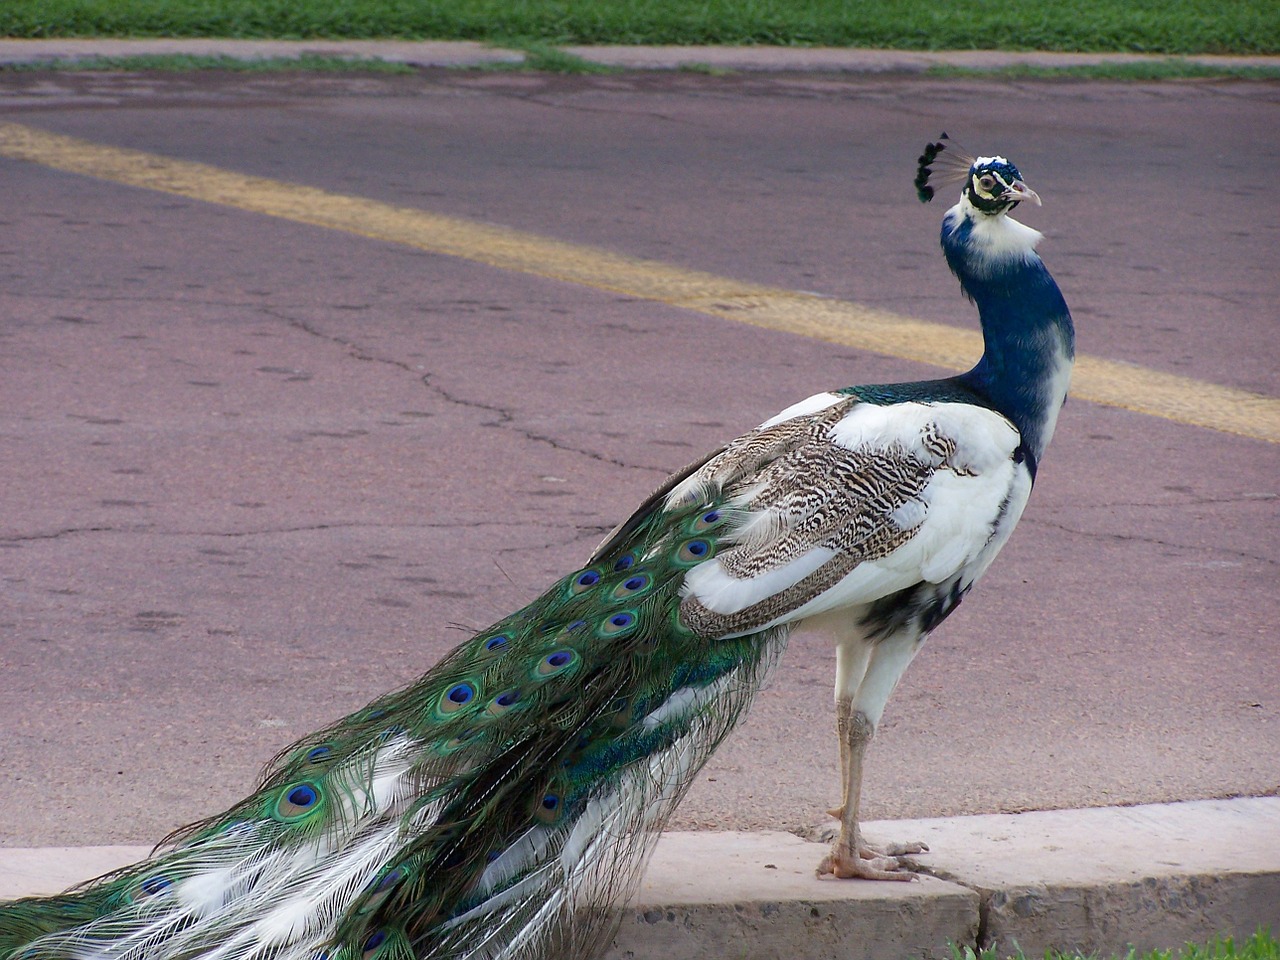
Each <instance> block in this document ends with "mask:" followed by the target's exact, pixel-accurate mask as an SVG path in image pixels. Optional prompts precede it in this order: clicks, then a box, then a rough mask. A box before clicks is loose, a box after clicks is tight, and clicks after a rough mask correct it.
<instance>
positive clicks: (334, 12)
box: [0, 0, 1280, 54]
mask: <svg viewBox="0 0 1280 960" xmlns="http://www.w3.org/2000/svg"><path fill="white" fill-rule="evenodd" d="M0 36H8V37H30V38H38V37H126V36H132V37H159V36H164V37H236V38H247V37H258V38H280V39H290V38H292V39H315V38H331V39H332V38H376V37H382V38H390V37H395V38H405V39H411V38H412V39H462V40H481V41H487V42H500V41H503V40H510V38H512V37H519V38H523V39H525V40H529V41H537V42H541V43H544V44H549V45H552V46H559V45H565V44H602V43H620V44H729V45H743V44H769V45H788V46H789V45H801V46H838V47H841V46H859V47H884V48H894V49H904V50H942V49H985V50H990V49H1001V50H1073V51H1090V52H1097V51H1130V52H1147V53H1184V54H1185V53H1252V54H1265V53H1277V52H1280V17H1277V16H1276V15H1275V0H1232V2H1230V3H1222V2H1220V0H1038V2H1037V3H1035V4H1008V3H992V2H989V0H878V2H875V3H851V2H849V0H626V2H621V0H612V2H601V0H432V2H431V3H423V2H421V0H127V2H125V0H5V2H4V3H3V4H0Z"/></svg>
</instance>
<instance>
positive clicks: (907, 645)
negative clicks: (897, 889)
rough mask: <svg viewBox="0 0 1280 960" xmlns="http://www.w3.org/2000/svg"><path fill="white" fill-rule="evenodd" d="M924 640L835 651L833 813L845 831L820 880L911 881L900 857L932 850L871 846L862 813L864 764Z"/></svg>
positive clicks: (822, 868)
mask: <svg viewBox="0 0 1280 960" xmlns="http://www.w3.org/2000/svg"><path fill="white" fill-rule="evenodd" d="M922 639H923V638H915V637H907V636H903V635H901V634H900V635H898V636H896V637H894V638H892V639H891V640H887V641H885V642H883V643H881V644H879V645H877V646H876V647H874V648H867V647H865V646H863V645H862V644H856V645H855V644H853V643H850V642H848V641H846V642H844V643H841V644H840V645H839V646H837V648H836V732H837V734H838V736H839V739H840V767H841V777H842V780H843V788H844V803H843V804H841V806H840V807H838V808H836V809H833V810H830V811H828V812H829V813H830V814H831V815H832V816H834V817H836V818H838V819H839V820H840V832H839V834H838V835H837V837H836V840H835V843H834V844H833V845H832V847H831V853H829V854H828V855H827V856H826V857H824V858H823V860H822V863H821V864H819V865H818V876H824V875H826V874H831V875H833V876H836V877H840V878H852V877H860V878H863V879H867V880H910V879H912V878H913V877H914V874H912V873H911V872H909V871H908V870H906V869H905V867H904V865H903V864H902V862H901V861H900V860H898V857H899V856H901V855H903V854H909V853H923V852H924V851H926V850H928V849H929V848H928V847H927V846H926V845H925V844H923V843H919V842H913V843H903V844H892V845H890V846H888V847H886V848H883V849H881V848H877V847H873V846H871V845H870V844H869V843H867V842H866V841H865V840H864V839H863V836H862V829H861V826H860V824H859V812H858V811H859V806H860V804H861V800H862V770H863V761H864V759H865V757H866V752H867V746H868V745H869V744H870V743H871V740H872V738H873V737H874V736H875V729H876V726H875V725H876V720H878V719H879V718H880V715H881V714H882V713H883V710H884V704H885V702H886V701H887V700H888V699H889V694H890V693H892V692H893V688H894V687H895V686H896V685H897V682H898V680H899V678H901V676H902V674H903V672H904V671H905V670H906V668H907V665H908V664H909V663H910V662H911V659H912V658H913V657H914V656H915V654H916V651H918V650H919V648H920V643H921V641H922ZM894 641H896V642H894ZM872 649H873V650H874V652H872ZM869 654H870V655H869ZM842 655H843V656H842ZM868 660H869V661H870V662H869V663H868ZM846 667H851V668H852V669H846ZM855 676H856V680H855V679H854V677H855ZM851 681H852V683H851ZM850 686H853V687H854V688H855V689H856V692H855V693H854V694H853V695H849V688H850ZM873 718H874V719H873Z"/></svg>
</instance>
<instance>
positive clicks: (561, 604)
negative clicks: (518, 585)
mask: <svg viewBox="0 0 1280 960" xmlns="http://www.w3.org/2000/svg"><path fill="white" fill-rule="evenodd" d="M688 473H689V471H686V472H685V474H683V475H679V476H677V478H673V481H672V482H671V483H669V484H668V486H667V487H666V488H664V489H663V490H660V491H658V493H656V494H655V495H654V496H653V497H651V498H650V499H649V501H647V502H646V503H645V504H644V505H643V506H642V507H641V508H640V510H639V511H638V512H637V513H636V514H635V515H634V516H633V517H632V518H631V519H630V520H629V521H627V523H626V524H624V525H623V526H622V527H620V528H619V529H618V530H617V531H615V533H614V534H612V535H611V536H610V538H609V539H608V540H607V541H606V542H605V543H604V544H603V545H602V546H601V547H600V548H599V549H598V550H597V552H596V553H595V555H593V556H592V557H591V560H590V563H589V565H588V566H586V567H584V568H583V569H581V570H578V571H576V572H574V573H573V574H571V575H569V576H567V577H565V578H564V579H562V580H560V581H559V582H558V583H556V584H555V585H554V586H552V587H551V589H549V590H548V591H547V592H546V593H544V594H543V595H542V596H541V597H539V598H538V599H537V600H535V601H534V602H532V603H530V604H529V605H528V606H526V607H524V608H523V609H521V610H519V611H517V612H516V613H514V614H512V615H511V616H509V617H507V618H505V619H503V620H501V621H499V622H498V623H495V624H494V625H493V626H491V627H489V628H488V629H487V630H484V631H482V632H480V633H478V634H476V635H475V636H474V637H472V638H471V639H469V640H467V641H466V642H464V643H462V644H461V645H460V646H458V647H457V648H456V649H454V650H453V651H452V652H451V653H450V654H449V655H447V656H446V657H445V658H444V659H443V660H442V661H441V662H440V663H438V664H437V665H436V666H435V667H434V668H433V669H432V670H431V671H429V672H428V673H427V674H425V675H424V676H422V677H421V678H420V679H419V680H417V681H416V682H415V683H413V684H412V685H411V686H408V687H406V688H404V689H402V690H400V691H398V692H395V693H392V694H389V695H387V696H384V697H381V698H379V699H377V700H375V701H373V702H372V703H370V704H369V705H368V706H366V707H365V708H364V709H362V710H360V711H358V712H356V713H353V714H351V715H350V716H348V717H345V718H343V719H342V720H339V721H338V722H336V723H334V724H332V725H331V726H329V727H327V728H325V729H323V730H320V731H318V732H316V733H314V734H312V735H310V736H308V737H305V738H303V739H302V740H300V741H298V742H297V743H295V744H293V745H292V746H291V747H289V748H287V749H286V750H284V751H283V752H282V753H281V754H279V755H278V756H277V757H276V758H275V759H274V760H273V761H272V762H271V763H270V764H269V765H268V767H267V769H266V771H265V773H264V775H263V777H262V780H261V783H260V784H259V786H258V788H257V790H256V791H255V792H254V793H253V794H251V795H250V796H249V797H247V798H245V799H244V800H243V801H241V802H240V803H238V804H236V805H235V806H233V807H232V808H231V809H229V810H227V811H225V812H223V813H221V814H219V815H217V816H215V817H212V818H210V819H207V820H204V821H202V822H199V823H196V824H193V825H191V826H188V827H185V828H183V829H182V830H180V831H178V832H177V833H176V834H174V835H172V836H170V837H169V838H167V839H166V840H165V841H164V842H163V844H162V845H161V847H159V848H157V850H156V851H155V852H153V854H152V855H151V857H149V858H148V859H147V860H145V861H143V862H141V863H138V864H135V865H133V866H130V867H126V868H124V869H122V870H119V871H116V872H114V873H112V874H108V875H106V876H104V877H101V878H99V879H97V880H94V881H90V882H89V883H87V884H85V885H83V886H81V887H80V888H76V889H73V890H71V891H68V892H67V893H65V894H63V895H61V896H56V897H51V898H45V899H27V900H18V901H14V902H12V903H10V904H7V905H0V960H19V958H21V960H53V958H59V960H61V958H99V957H101V958H106V957H110V958H112V960H144V958H145V960H179V958H189V957H197V956H199V957H205V958H213V960H257V958H263V960H266V958H272V960H356V958H361V960H373V958H377V960H393V958H394V960H401V958H404V960H408V958H416V957H431V958H446V957H447V958H499V957H502V958H507V957H542V956H566V957H577V956H588V955H590V954H591V953H593V952H594V951H595V950H596V949H597V948H598V947H599V946H600V944H601V942H602V941H603V940H605V939H607V938H608V937H609V936H610V935H611V933H612V930H613V929H614V926H615V924H614V923H613V922H612V920H611V917H612V916H613V915H616V913H617V908H618V905H619V904H620V903H621V902H622V901H623V900H625V898H626V897H627V896H628V895H629V894H630V893H631V892H632V891H633V890H634V888H635V885H636V883H637V882H638V879H639V876H640V873H641V870H642V868H643V866H644V863H645V862H646V859H647V856H648V853H649V852H650V851H651V849H652V845H653V841H654V840H655V839H656V837H657V834H658V832H659V831H660V829H661V827H662V825H663V823H664V822H665V821H666V819H667V818H668V816H669V815H670V813H671V812H672V810H673V809H674V808H675V806H676V804H677V803H678V802H679V800H680V798H681V797H682V796H683V794H684V792H685V790H686V789H687V788H688V786H689V784H690V783H691V781H692V779H693V777H694V775H695V774H696V773H697V771H698V770H699V768H700V767H701V766H702V765H703V763H704V762H705V761H706V759H707V758H708V757H709V756H710V754H711V753H712V751H713V750H714V749H715V748H716V746H717V745H718V744H719V742H720V741H721V740H722V739H723V737H724V736H725V735H726V734H727V733H728V731H729V730H730V729H731V728H732V727H733V725H734V723H735V722H736V720H737V719H738V717H739V716H740V715H741V713H742V711H743V710H744V709H745V708H746V707H747V705H748V704H749V702H750V700H751V698H752V696H753V694H754V692H755V691H756V690H757V689H758V688H759V686H760V684H761V682H762V680H763V678H764V676H765V674H766V673H767V671H768V669H769V668H770V667H771V666H772V664H773V663H774V662H775V661H776V660H777V658H778V656H779V655H780V654H781V652H782V649H783V647H784V646H785V642H786V635H787V632H788V629H789V628H787V627H772V628H769V629H766V630H762V631H759V632H756V633H751V634H747V635H744V636H739V637H735V638H732V639H719V638H713V637H708V636H705V635H700V634H699V633H697V632H695V631H694V630H693V629H690V628H689V627H688V626H686V625H685V623H684V622H683V621H682V617H681V613H680V608H681V589H682V585H683V583H684V580H685V576H686V574H687V573H688V572H689V571H690V570H691V569H693V568H694V567H696V566H698V565H699V564H701V563H704V562H706V561H708V560H710V559H712V558H713V557H714V556H715V555H716V553H717V550H718V549H719V548H720V547H721V546H722V545H723V544H725V543H727V542H728V541H727V538H728V537H729V536H730V535H731V532H732V529H733V523H732V522H731V521H732V519H733V517H734V508H733V506H732V505H731V503H729V502H728V501H727V499H726V497H727V495H725V496H720V497H718V498H717V497H716V496H712V497H710V498H708V499H704V500H701V501H699V502H692V501H691V502H688V503H684V504H676V505H674V506H673V505H671V504H668V503H666V502H665V500H664V497H665V495H666V492H667V490H669V489H670V487H671V486H672V484H674V483H675V481H676V480H678V479H680V476H684V475H687V474H688Z"/></svg>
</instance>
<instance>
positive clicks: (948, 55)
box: [0, 38, 1280, 73]
mask: <svg viewBox="0 0 1280 960" xmlns="http://www.w3.org/2000/svg"><path fill="white" fill-rule="evenodd" d="M561 49H562V50H564V52H566V53H570V54H573V55H574V56H577V57H581V58H582V59H584V60H588V61H590V62H592V63H596V64H600V65H602V66H609V67H618V68H622V69H629V70H678V69H682V68H691V67H711V68H715V69H722V70H740V71H777V72H804V73H807V72H837V73H903V72H905V73H920V72H923V71H925V70H928V69H929V68H930V67H933V66H953V67H968V68H971V69H981V70H994V69H1000V68H1002V67H1011V66H1037V67H1076V66H1094V65H1099V64H1113V63H1149V62H1163V61H1166V60H1171V59H1173V60H1180V61H1186V62H1189V63H1196V64H1201V65H1205V66H1216V67H1223V68H1226V67H1276V66H1280V57H1274V56H1240V57H1237V56H1217V55H1203V56H1185V57H1169V56H1166V55H1163V54H1140V53H1054V52H1027V53H1019V52H1005V51H996V50H950V51H913V50H862V49H855V48H845V47H717V46H711V47H692V46H690V47H681V46H654V47H632V46H571V47H563V48H561ZM173 54H185V55H189V56H225V57H233V58H236V59H243V60H254V59H271V58H285V59H297V58H299V57H302V56H322V57H350V58H368V59H378V60H386V61H388V62H392V63H406V64H411V65H413V66H419V67H477V66H486V65H493V64H502V63H507V64H518V63H522V62H523V61H524V58H525V55H524V54H523V53H522V52H520V51H518V50H504V49H500V48H497V47H490V46H486V45H484V44H480V43H473V42H470V41H437V40H426V41H411V40H222V39H163V38H162V39H149V40H116V39H89V40H74V39H69V40H0V64H6V63H7V64H16V63H38V62H41V61H48V60H82V59H86V58H90V57H132V56H144V55H173Z"/></svg>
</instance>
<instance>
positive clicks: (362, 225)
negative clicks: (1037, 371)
mask: <svg viewBox="0 0 1280 960" xmlns="http://www.w3.org/2000/svg"><path fill="white" fill-rule="evenodd" d="M0 156H6V157H10V158H13V159H18V160H28V161H31V162H32V163H38V164H41V165H43V166H46V167H52V168H54V169H57V170H64V171H67V172H70V173H78V174H83V175H85V176H89V177H96V178H98V179H101V180H109V181H112V182H114V183H122V184H127V185H129V186H134V187H142V188H145V189H148V190H159V191H163V192H165V193H172V194H177V195H179V196H184V197H191V198H192V199H196V200H203V201H205V202H208V203H216V204H221V205H223V206H228V207H236V208H239V209H241V210H251V211H254V212H255V213H264V214H267V215H269V216H273V217H280V218H282V219H285V220H292V221H295V222H299V223H309V224H314V225H316V226H321V227H329V228H331V229H334V230H344V231H347V232H349V233H355V234H359V235H360V236H365V237H372V238H374V239H377V240H386V241H390V242H392V243H401V244H405V245H408V246H411V247H416V248H418V249H421V250H429V251H431V252H433V253H443V254H448V255H450V256H455V257H461V258H463V259H466V260H472V261H475V262H478V263H485V264H489V265H491V266H495V267H501V268H503V269H505V270H515V271H519V272H521V273H529V274H534V275H536V276H540V277H548V278H552V279H556V280H565V281H568V282H570V283H577V284H581V285H583V286H588V287H594V288H597V289H602V290H611V291H614V292H617V293H622V294H626V295H628V296H632V297H640V298H644V299H648V300H654V301H657V302H660V303H665V304H669V305H671V306H676V307H681V308H684V309H686V310H694V311H697V312H699V313H704V314H710V315H712V316H716V317H725V318H728V319H731V320H737V321H741V322H744V323H751V324H755V325H756V326H761V327H769V328H771V329H774V330H781V331H785V332H788V333H796V334H801V335H803V336H808V337H815V338H818V339H820V340H826V341H829V342H831V343H838V344H842V345H845V346H850V347H855V348H858V349H862V350H869V351H872V352H874V353H880V354H884V355H888V356H893V357H901V358H903V359H906V360H917V361H920V362H922V363H928V364H933V365H935V366H940V367H948V368H951V369H955V370H961V369H965V368H967V367H969V366H970V365H972V363H973V361H974V360H975V359H976V358H977V357H978V355H979V354H980V353H981V352H982V341H981V337H980V336H979V334H978V333H976V332H970V331H966V330H958V329H955V328H952V327H947V326H943V325H941V324H935V323H927V322H925V321H922V320H914V319H911V318H910V317H903V316H899V315H897V314H893V313H890V312H888V311H885V310H875V309H872V308H869V307H864V306H861V305H859V304H857V303H851V302H848V301H842V300H831V299H826V298H823V297H820V296H816V295H813V294H805V293H798V292H794V291H789V290H782V289H778V288H774V287H766V286H761V285H758V284H753V283H742V282H738V281H736V280H730V279H727V278H724V277H719V276H716V275H714V274H710V273H702V272H699V271H696V270H685V269H683V268H681V267H676V266H671V265H668V264H664V263H659V262H657V261H653V260H642V259H640V258H638V257H628V256H624V255H622V254H617V253H609V252H607V251H603V250H597V249H594V248H592V247H585V246H580V245H577V244H571V243H562V242H560V241H558V240H552V239H548V238H546V237H540V236H537V235H535V234H530V233H523V232H521V231H518V230H512V229H509V228H506V227H500V226H493V225H488V224H482V223H475V222H472V221H469V220H463V219H460V218H456V217H446V216H441V215H439V214H434V213H428V212H426V211H424V210H417V209H414V208H412V207H397V206H393V205H391V204H386V203H379V202H377V201H375V200H366V199H363V198H361V197H350V196H343V195H342V194H336V193H330V192H329V191H327V190H320V189H318V188H316V187H305V186H300V185H298V184H293V183H285V182H282V181H278V180H269V179H266V178H264V177H252V176H247V175H245V174H240V173H234V172H232V171H229V170H222V169H219V168H217V167H211V166H208V165H206V164H202V163H192V162H189V161H186V160H175V159H172V158H170V157H164V156H159V155H156V154H149V153H144V152H142V151H138V150H124V149H120V148H117V147H107V146H102V145H100V144H95V143H90V142H88V141H85V140H79V139H76V138H73V137H64V136H61V135H59V134H54V133H47V132H44V131H42V130H37V129H35V128H32V127H26V126H22V125H20V124H15V123H0ZM1071 393H1072V396H1074V397H1077V398H1079V399H1082V400H1091V401H1093V402H1095V403H1101V404H1106V405H1107V406H1113V407H1123V408H1124V409H1126V410H1134V411H1137V412H1139V413H1145V414H1150V415H1152V416H1156V417H1163V418H1165V419H1168V420H1173V421H1176V422H1178V423H1185V424H1193V425H1195V426H1201V427H1208V428H1210V429H1213V430H1221V431H1224V432H1226V433H1235V434H1240V435H1242V436H1246V437H1254V438H1256V439H1259V440H1266V441H1269V442H1271V443H1280V399H1277V398H1275V397H1269V396H1265V395H1263V394H1258V393H1250V392H1248V391H1245V390H1236V389H1233V388H1231V387H1223V386H1219V385H1217V384H1212V383H1206V382H1204V381H1200V380H1193V379H1190V378H1188V377H1179V376H1175V375H1173V374H1168V373H1161V372H1159V371H1156V370H1148V369H1146V368H1144V367H1139V366H1135V365H1130V364H1126V363H1120V362H1117V361H1114V360H1106V359H1103V358H1100V357H1089V356H1084V357H1080V358H1079V359H1078V361H1077V365H1076V369H1075V373H1074V375H1073V377H1072V384H1071Z"/></svg>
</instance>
